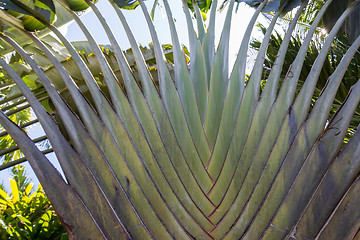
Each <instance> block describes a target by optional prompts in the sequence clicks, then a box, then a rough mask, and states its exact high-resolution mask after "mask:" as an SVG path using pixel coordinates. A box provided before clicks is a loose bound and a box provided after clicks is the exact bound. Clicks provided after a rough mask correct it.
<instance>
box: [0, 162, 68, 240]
mask: <svg viewBox="0 0 360 240" xmlns="http://www.w3.org/2000/svg"><path fill="white" fill-rule="evenodd" d="M17 168H18V170H15V172H16V174H14V175H13V178H12V179H10V186H11V193H10V194H8V193H6V192H5V191H4V190H2V189H0V239H21V240H24V239H61V240H64V239H68V237H67V234H66V232H65V230H64V228H63V227H62V226H61V223H60V221H59V219H58V218H57V215H56V213H55V211H54V209H53V207H52V205H51V204H50V202H49V200H48V198H47V197H46V195H45V193H44V191H43V188H42V187H41V185H39V187H38V189H37V190H36V191H34V187H33V184H32V183H28V179H27V178H26V176H25V174H24V169H23V167H21V166H17ZM13 172H14V171H13Z"/></svg>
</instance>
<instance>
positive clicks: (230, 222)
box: [0, 0, 360, 240]
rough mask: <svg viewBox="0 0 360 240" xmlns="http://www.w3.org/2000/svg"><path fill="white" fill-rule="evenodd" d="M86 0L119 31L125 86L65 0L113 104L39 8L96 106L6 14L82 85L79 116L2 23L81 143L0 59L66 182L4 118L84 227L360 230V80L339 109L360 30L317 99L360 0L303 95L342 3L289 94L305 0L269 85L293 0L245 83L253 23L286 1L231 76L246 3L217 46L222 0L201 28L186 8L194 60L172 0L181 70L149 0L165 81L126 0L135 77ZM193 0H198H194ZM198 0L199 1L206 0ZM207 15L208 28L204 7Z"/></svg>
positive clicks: (96, 232)
mask: <svg viewBox="0 0 360 240" xmlns="http://www.w3.org/2000/svg"><path fill="white" fill-rule="evenodd" d="M15 1H16V0H14V2H15ZM85 2H86V3H87V4H88V5H89V6H90V7H91V8H92V9H93V10H94V12H95V13H96V15H97V16H98V18H99V20H100V21H101V23H102V24H103V26H104V29H105V31H106V33H107V34H108V36H109V39H110V42H111V45H112V49H113V51H114V54H115V57H116V60H117V64H118V66H119V69H120V71H121V75H122V78H123V81H124V87H122V86H121V85H120V84H119V81H118V78H117V77H116V74H115V73H114V71H113V69H112V68H111V66H110V63H109V61H108V59H107V58H106V57H105V56H104V54H103V52H102V51H101V49H100V48H99V46H98V44H97V43H96V42H95V41H94V39H93V38H92V36H91V34H90V33H89V31H88V29H86V27H85V26H84V25H83V24H82V22H81V21H80V20H79V19H78V17H77V16H76V14H74V13H73V12H72V11H71V10H70V9H69V8H68V6H67V5H66V4H64V2H62V1H60V4H61V5H62V6H63V7H64V9H65V10H66V11H67V12H68V13H69V14H70V15H71V16H72V18H74V19H75V21H76V22H77V23H78V24H79V26H80V28H81V29H82V30H83V32H84V33H85V35H86V36H87V38H88V40H89V44H90V46H91V48H92V51H93V52H94V54H95V56H96V58H97V61H98V63H99V67H100V69H101V72H102V74H103V76H104V81H105V82H106V86H107V88H108V91H109V98H110V99H109V100H110V101H109V100H108V99H107V98H106V96H105V95H104V94H103V93H102V91H101V90H100V87H99V86H98V84H97V81H96V78H95V76H94V75H93V74H92V73H91V72H90V71H89V69H88V68H87V66H86V64H85V63H84V61H83V59H82V58H81V57H80V55H79V54H78V52H77V51H76V50H75V49H74V47H73V45H71V43H69V42H68V41H67V40H66V38H64V37H63V36H62V35H61V34H60V32H59V31H58V30H57V29H56V28H55V27H54V26H51V25H50V24H49V23H48V22H47V21H45V20H44V19H42V18H41V16H39V13H36V12H33V11H32V12H31V14H33V15H34V16H35V17H37V18H38V19H39V21H40V22H41V23H42V24H44V25H46V26H47V28H49V29H51V30H52V31H53V32H54V33H55V34H56V35H57V37H58V38H59V39H60V40H61V42H62V43H63V44H64V46H65V47H66V48H67V50H68V52H69V54H70V55H71V57H72V61H74V63H75V64H76V65H77V67H78V68H79V70H80V72H81V74H82V78H83V79H84V81H85V82H86V84H87V86H88V89H89V91H90V93H91V96H92V100H93V104H91V103H89V102H88V101H87V99H86V98H84V96H83V94H82V93H81V91H80V90H79V88H78V86H77V85H76V83H75V82H74V80H73V79H72V77H71V76H70V75H69V73H68V72H67V71H66V70H65V68H64V66H63V65H62V64H61V63H60V62H59V60H58V59H56V57H55V56H54V55H53V54H52V53H51V51H49V50H48V49H47V48H46V46H45V45H44V44H43V43H42V42H41V41H40V40H39V39H38V38H36V37H35V36H34V35H33V34H31V33H28V32H26V31H24V30H23V29H21V25H20V26H19V22H16V21H15V22H14V21H10V22H8V21H7V22H8V23H9V24H12V26H13V27H15V28H17V29H19V31H22V32H23V34H25V35H26V36H28V37H29V38H30V39H31V40H32V41H34V43H35V44H36V45H38V47H39V48H40V49H41V51H43V52H44V54H45V55H46V56H47V57H48V58H49V60H50V61H51V63H52V64H53V65H54V67H55V68H56V69H57V71H58V73H59V75H60V76H61V78H62V80H63V81H64V84H65V85H66V87H67V89H68V91H69V94H71V97H72V99H73V101H74V103H75V104H76V107H75V108H76V112H78V115H75V114H74V111H72V109H70V108H69V107H68V105H67V104H65V101H64V100H63V99H62V98H61V96H60V95H59V93H58V92H57V90H56V88H54V86H53V85H52V84H51V82H50V80H49V78H48V76H47V75H46V74H45V73H44V71H43V70H42V69H41V68H40V67H39V65H38V64H37V63H36V62H35V61H34V60H33V59H32V58H31V57H30V56H29V55H27V54H26V52H25V51H24V50H23V49H22V48H21V47H20V46H19V45H18V44H16V43H15V42H14V41H13V40H12V39H11V38H10V37H8V36H7V35H5V34H3V33H1V34H0V38H1V39H2V40H3V41H5V42H7V43H8V44H9V45H10V46H12V47H13V48H14V49H15V50H16V51H17V52H18V53H19V54H20V55H21V56H22V58H23V59H24V60H25V61H26V62H27V63H28V64H29V65H30V66H31V68H32V69H33V71H34V73H35V74H36V75H37V77H38V78H39V80H40V81H41V83H42V85H43V86H44V88H45V89H46V91H47V93H48V94H49V97H50V98H51V100H52V102H53V104H54V106H55V108H56V111H57V113H58V114H59V115H60V118H61V122H62V123H63V124H64V127H65V128H66V132H67V134H68V136H69V141H68V140H67V139H66V138H65V137H64V136H63V135H62V133H61V132H60V131H59V129H58V127H57V126H56V123H55V121H54V119H53V118H52V117H51V116H50V115H49V114H48V113H47V112H46V111H45V110H44V108H43V107H42V106H41V105H40V103H39V102H38V100H37V99H36V98H35V97H34V95H33V94H32V93H31V92H30V91H29V89H28V88H27V86H26V85H25V84H24V83H23V82H22V81H21V78H20V77H19V76H18V75H17V73H16V72H15V71H14V70H13V69H12V68H11V67H10V66H9V65H8V64H7V62H6V61H5V60H4V59H3V58H0V65H1V66H2V67H3V69H4V71H6V72H7V73H8V74H9V76H10V77H11V78H12V79H13V80H14V81H15V82H16V84H17V86H18V87H19V88H20V90H21V91H22V93H23V94H24V96H25V97H26V98H27V100H28V101H29V103H30V104H31V106H32V108H33V109H34V112H35V113H36V114H37V116H38V118H39V121H40V122H41V124H42V126H43V127H44V130H45V132H46V134H47V137H48V139H49V140H50V142H51V144H52V146H53V148H54V151H55V153H56V155H57V157H58V159H59V161H60V163H61V166H62V169H63V171H64V173H65V176H66V180H67V182H65V181H63V180H62V179H61V177H60V176H59V175H58V174H57V173H56V170H55V169H54V168H53V167H52V166H51V165H50V164H49V162H48V161H47V159H46V158H45V157H44V156H43V155H42V154H41V153H40V151H39V150H37V149H36V147H35V146H34V144H33V143H32V142H31V140H30V139H29V138H28V137H27V136H26V134H25V133H24V132H22V131H21V130H20V129H19V128H18V127H17V126H16V125H15V124H14V123H12V122H11V121H10V120H9V119H8V118H7V117H6V116H5V115H4V114H3V113H1V114H0V122H1V124H2V125H3V126H4V128H6V129H7V131H8V132H9V133H10V135H11V136H12V137H13V138H14V140H15V141H16V142H17V144H18V145H19V147H20V149H22V151H23V152H24V154H25V156H26V157H27V159H28V160H29V162H30V164H31V165H32V167H33V168H34V170H35V172H36V174H37V175H38V177H39V179H40V182H41V183H42V185H43V187H44V189H45V191H46V192H47V194H48V197H49V199H50V201H52V202H53V204H54V208H55V209H56V210H57V211H58V213H59V215H60V216H61V217H62V218H63V223H64V224H65V226H66V227H67V229H68V231H69V232H71V233H72V234H73V235H72V236H73V237H74V238H80V239H81V238H93V239H100V238H104V239H131V238H133V239H152V238H153V239H251V240H253V239H290V238H294V237H296V238H302V239H314V238H318V239H355V238H356V235H358V229H359V222H360V218H359V214H360V211H359V210H358V209H357V207H356V206H358V204H359V181H357V180H356V177H357V176H358V175H359V172H360V161H359V160H360V159H359V154H358V153H359V146H360V144H359V132H356V133H355V135H354V137H353V138H351V139H350V141H349V142H348V143H347V144H346V145H345V147H342V146H343V138H344V136H345V134H346V130H347V128H348V125H349V123H350V121H351V119H352V116H353V113H354V111H355V108H356V107H357V105H358V103H359V101H360V83H359V82H357V83H356V84H355V85H354V86H353V87H352V90H351V91H350V93H349V95H348V97H347V99H346V100H345V101H344V103H343V105H342V106H341V107H340V108H339V109H338V111H337V112H336V114H335V115H334V116H333V118H332V119H331V120H330V121H329V122H327V120H328V115H329V112H330V109H331V106H332V102H333V100H334V98H335V96H336V93H337V89H338V87H339V85H340V82H341V79H342V78H343V75H344V74H345V72H346V69H347V67H348V65H349V64H350V62H351V59H352V57H353V56H354V54H355V53H356V51H357V49H358V48H359V46H360V37H358V38H357V39H356V41H355V42H354V43H353V45H352V46H351V47H350V48H349V50H348V51H347V53H346V54H344V56H343V58H342V60H341V62H340V63H339V65H338V67H337V68H336V69H335V70H334V72H333V73H332V75H331V76H330V78H329V80H328V82H327V84H326V85H325V86H324V89H323V91H322V94H321V95H320V96H319V98H318V99H317V101H316V103H315V105H314V106H313V108H312V109H311V110H310V106H311V101H312V96H313V93H314V90H315V87H316V82H317V79H318V78H319V74H320V72H321V68H322V65H323V64H324V61H325V59H326V57H327V54H328V51H329V49H330V47H331V45H332V42H333V40H334V38H335V36H336V34H337V32H338V30H339V29H340V28H341V27H342V25H343V22H344V21H345V20H346V18H347V17H348V16H349V14H351V13H352V10H353V9H354V6H355V4H357V2H358V1H354V3H353V4H351V5H350V6H349V7H348V8H347V9H346V10H345V11H344V12H343V14H342V15H341V16H340V17H339V19H338V21H337V22H336V24H335V25H334V27H333V28H332V30H331V32H330V33H329V36H328V38H327V40H326V42H325V43H324V45H323V47H322V49H321V51H320V53H319V55H318V56H317V58H316V60H315V62H314V63H313V67H312V68H311V70H310V72H309V74H308V76H307V78H306V80H305V81H304V83H303V86H302V88H301V90H300V92H299V93H298V94H295V93H296V89H297V85H298V80H299V76H300V74H301V70H302V66H303V63H304V58H305V56H306V52H307V49H308V47H309V45H310V42H311V40H312V35H313V34H314V32H315V30H316V26H317V25H318V24H319V23H320V21H321V19H322V16H323V14H324V12H325V11H326V8H327V7H328V6H329V4H331V0H329V1H327V2H326V3H325V5H324V6H323V8H322V9H321V10H320V11H319V13H318V16H317V17H316V19H315V20H314V23H313V25H312V26H311V28H310V29H309V31H308V33H307V36H306V38H305V39H304V40H303V42H302V45H301V48H300V49H299V52H298V54H297V55H296V58H295V60H294V62H293V63H292V65H290V66H289V67H288V69H287V75H286V76H285V79H283V81H282V83H281V86H280V90H279V91H278V88H279V85H280V76H281V72H282V67H283V63H284V59H285V56H286V51H287V49H288V45H289V42H290V39H291V33H292V31H293V30H294V28H295V25H296V20H297V19H298V18H299V16H300V14H301V11H302V9H303V8H304V7H305V5H306V3H305V2H304V3H303V4H301V7H300V9H299V12H298V14H297V15H296V17H295V19H294V20H293V22H292V23H291V24H290V25H289V27H288V32H287V34H286V36H285V37H284V40H283V42H282V44H281V47H280V49H279V52H278V57H277V59H276V60H275V64H274V67H273V68H272V70H271V72H270V74H269V75H268V79H267V81H266V84H265V87H264V89H263V90H262V91H260V83H261V82H262V76H263V74H262V71H263V65H264V57H265V54H266V50H267V46H268V43H269V41H270V38H271V33H272V31H273V28H274V26H275V24H276V21H277V18H278V17H279V16H280V15H281V14H282V13H283V10H284V9H285V8H286V7H288V6H292V4H291V2H289V1H281V2H280V3H281V4H282V5H281V7H280V8H277V9H279V11H277V12H276V14H275V17H274V18H273V20H272V22H271V23H270V25H269V26H268V29H267V32H266V34H265V37H264V40H263V42H262V44H261V46H260V48H259V53H258V55H257V60H256V63H255V66H254V67H253V70H252V74H251V76H250V79H249V80H248V81H247V82H246V85H245V66H246V56H247V51H248V45H249V40H250V35H251V31H252V29H253V27H254V25H255V22H256V19H257V17H258V15H259V13H260V12H261V10H264V7H266V6H270V5H269V4H270V3H271V2H276V1H269V2H268V1H264V2H261V3H260V4H259V6H258V8H257V11H256V12H255V15H254V17H253V19H252V20H251V22H250V24H249V26H248V29H247V31H246V33H245V36H244V39H243V42H242V44H241V46H240V50H239V54H238V56H237V60H236V62H235V65H234V68H233V69H232V71H231V72H230V74H229V73H228V69H229V68H228V51H229V48H228V45H229V37H228V36H229V32H230V29H231V28H230V24H231V14H232V11H233V6H234V3H235V0H231V1H230V4H229V9H228V13H227V19H226V21H225V25H224V29H223V32H222V36H221V40H220V43H219V47H218V48H217V49H216V50H215V46H214V22H215V17H216V14H215V12H216V4H217V1H214V2H213V6H214V7H213V8H212V10H211V13H210V23H209V27H208V30H207V32H206V33H205V31H203V29H204V28H199V34H198V35H197V34H196V33H195V32H194V27H193V26H192V21H191V17H190V14H189V12H187V11H188V10H187V8H184V10H185V14H186V17H187V23H188V27H189V36H190V41H189V42H190V63H189V64H190V66H188V65H187V64H188V63H187V61H186V60H185V57H184V54H183V52H182V48H181V46H180V43H179V40H178V37H177V33H176V29H175V26H174V23H173V19H172V16H171V11H170V7H169V4H168V2H167V1H166V0H164V6H165V10H166V12H167V16H168V20H169V26H170V31H171V36H172V40H173V42H172V45H173V51H174V55H173V59H174V62H173V69H174V74H173V75H171V74H170V72H169V68H168V66H167V64H168V63H167V62H166V61H165V56H164V53H163V49H162V47H161V45H160V43H159V40H158V38H157V35H156V32H155V28H154V26H153V24H152V21H151V18H150V16H149V14H148V12H147V9H146V7H145V5H144V3H143V2H142V1H139V3H140V6H141V8H142V10H143V11H144V15H145V17H146V21H147V24H148V27H149V30H150V33H151V36H152V40H153V46H154V52H155V58H156V64H157V69H158V79H159V86H158V89H157V86H156V85H154V84H153V81H152V76H151V74H150V73H149V70H148V67H147V65H146V63H145V61H144V58H143V55H142V53H141V51H140V50H139V47H138V46H137V44H136V41H135V39H134V37H133V35H132V33H131V30H130V29H129V27H128V25H127V23H126V20H125V18H124V16H123V15H122V13H121V10H120V9H119V8H118V6H117V5H116V3H114V2H111V3H112V5H113V6H114V8H115V10H116V12H117V14H118V16H119V18H120V20H121V22H122V23H123V25H124V27H125V30H126V34H127V36H128V38H129V41H130V43H131V47H132V51H133V54H134V58H135V61H136V65H137V69H138V73H139V75H138V77H139V79H135V78H134V74H133V72H132V70H131V68H130V67H129V64H128V62H127V60H126V58H125V57H124V55H123V51H122V50H121V49H120V46H119V45H118V43H117V41H116V38H115V37H114V36H113V35H112V33H111V30H110V28H109V27H108V26H107V24H106V22H105V20H104V18H103V17H102V16H101V14H100V12H99V11H98V10H97V8H96V6H95V5H94V4H93V3H91V2H90V1H87V0H85ZM295 2H296V1H295ZM183 4H184V5H186V4H187V2H186V1H185V0H184V1H183ZM267 4H268V5H267ZM287 4H289V5H287ZM194 7H195V11H196V12H199V9H198V7H197V5H196V4H195V5H194ZM277 9H276V10H277ZM5 20H6V19H5ZM15 23H16V24H15ZM198 25H199V26H200V25H201V19H199V18H198ZM188 68H189V69H190V70H189V69H188ZM137 81H140V82H141V87H139V84H137ZM333 186H336V188H333ZM330 194H331V195H330ZM319 206H320V207H319ZM319 208H321V212H320V211H319Z"/></svg>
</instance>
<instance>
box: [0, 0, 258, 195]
mask: <svg viewBox="0 0 360 240" xmlns="http://www.w3.org/2000/svg"><path fill="white" fill-rule="evenodd" d="M159 2H162V1H159ZM169 2H170V4H171V5H170V7H171V9H172V13H173V17H174V19H175V20H176V21H175V25H176V28H177V32H178V35H179V38H180V41H181V43H182V44H184V45H185V46H188V33H187V27H186V21H185V16H184V13H183V9H182V5H181V0H170V1H169ZM145 3H146V5H147V7H148V9H149V11H150V10H151V8H152V4H153V0H148V1H146V2H145ZM221 3H222V0H219V5H220V4H221ZM96 6H97V7H98V8H99V9H100V11H101V12H102V13H103V14H104V16H105V19H106V20H107V22H108V23H109V25H110V27H111V28H112V30H113V32H114V34H115V36H116V37H117V39H118V42H119V45H120V47H121V48H122V49H123V50H126V49H128V48H129V47H130V44H129V42H128V40H127V37H126V35H125V32H124V30H123V27H122V24H121V23H120V21H119V20H118V18H117V15H116V13H115V12H114V10H113V8H112V6H111V5H110V4H109V3H108V2H107V1H106V0H99V1H98V3H97V4H96ZM226 12H227V8H225V9H224V10H223V11H222V12H219V11H217V20H216V35H215V36H216V42H218V41H219V39H220V35H221V29H222V25H223V21H224V18H225V15H226ZM123 13H124V15H125V17H126V19H127V21H128V23H129V25H130V27H131V29H132V31H133V33H134V35H135V38H136V39H137V41H138V43H139V44H141V45H148V44H149V43H150V42H151V37H150V33H149V31H148V30H147V26H146V22H145V19H144V16H143V13H142V11H141V8H140V7H137V8H136V9H135V10H132V11H127V10H124V11H123ZM253 13H254V9H252V8H250V7H248V6H247V5H245V4H243V3H242V4H240V6H239V8H238V11H237V13H234V14H233V20H232V25H231V28H232V29H231V35H230V54H229V60H230V66H232V64H233V63H234V61H235V58H236V54H237V52H238V49H239V47H240V43H241V39H242V37H243V34H244V32H245V30H246V26H247V24H248V22H249V21H250V18H251V16H252V14H253ZM81 20H82V21H83V22H84V23H85V25H86V26H87V27H88V28H89V29H90V31H91V32H92V34H93V36H94V38H95V39H96V40H97V42H98V43H99V44H104V45H105V44H108V43H109V41H108V39H107V37H106V34H105V32H104V31H103V30H102V27H101V24H100V23H99V22H98V21H97V19H96V17H95V14H94V13H93V12H91V11H87V12H86V13H85V14H83V15H82V16H81ZM154 24H155V28H156V31H157V33H158V36H159V39H160V42H161V43H162V44H167V43H171V37H170V32H169V30H168V24H167V18H166V16H165V10H164V8H163V7H162V6H161V5H160V6H158V7H157V9H156V12H155V17H154ZM61 31H62V32H63V33H64V34H65V36H66V37H67V38H68V40H70V41H83V40H86V38H85V37H84V35H83V34H82V32H81V30H80V28H79V27H78V26H77V25H76V23H71V24H67V25H66V26H65V27H63V28H62V29H61ZM216 46H217V45H216ZM28 131H29V134H30V137H31V138H36V137H39V136H42V135H44V132H43V131H42V129H41V128H40V127H39V126H35V127H33V128H32V129H28ZM46 156H47V157H48V158H49V159H50V161H51V162H52V163H53V164H54V165H55V167H57V168H58V169H60V167H59V164H58V162H57V160H56V157H55V154H54V153H51V154H48V155H46ZM24 165H25V168H26V171H27V174H28V176H29V177H30V178H31V180H32V182H34V183H35V187H36V185H37V184H38V181H37V179H36V176H35V174H34V173H33V171H32V170H31V168H30V165H29V164H28V163H24ZM9 178H10V170H4V171H1V174H0V183H3V184H4V185H5V188H6V189H7V190H8V191H10V187H9Z"/></svg>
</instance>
